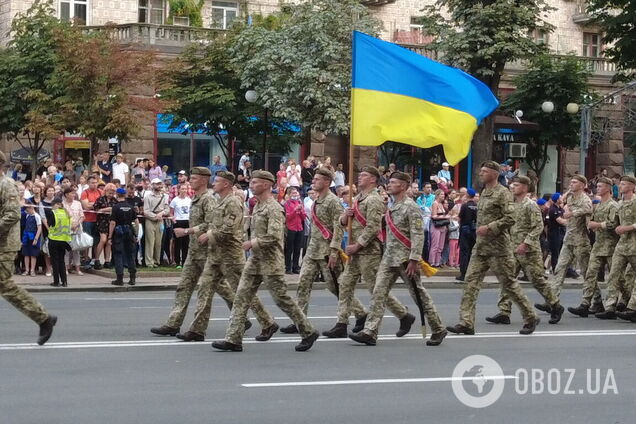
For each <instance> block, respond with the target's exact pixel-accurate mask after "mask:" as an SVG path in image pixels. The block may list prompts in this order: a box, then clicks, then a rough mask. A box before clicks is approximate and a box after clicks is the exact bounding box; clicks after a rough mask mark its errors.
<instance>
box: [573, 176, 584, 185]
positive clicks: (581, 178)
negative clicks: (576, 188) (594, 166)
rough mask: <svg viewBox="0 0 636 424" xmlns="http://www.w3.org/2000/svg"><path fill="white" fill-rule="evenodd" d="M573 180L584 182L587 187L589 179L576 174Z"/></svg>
mask: <svg viewBox="0 0 636 424" xmlns="http://www.w3.org/2000/svg"><path fill="white" fill-rule="evenodd" d="M572 179H573V180H577V181H580V182H582V183H583V184H585V185H587V178H585V177H584V176H583V175H580V174H574V175H572Z"/></svg>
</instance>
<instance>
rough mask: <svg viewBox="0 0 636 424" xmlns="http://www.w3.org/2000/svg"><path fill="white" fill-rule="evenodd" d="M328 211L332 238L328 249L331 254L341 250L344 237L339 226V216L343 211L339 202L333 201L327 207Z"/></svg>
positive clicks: (342, 230)
mask: <svg viewBox="0 0 636 424" xmlns="http://www.w3.org/2000/svg"><path fill="white" fill-rule="evenodd" d="M329 209H330V212H331V217H332V219H331V222H332V224H333V237H331V243H329V247H330V248H331V251H332V252H334V251H336V252H337V251H338V250H340V249H341V248H342V239H343V237H344V229H343V228H342V226H341V225H340V215H341V214H342V212H343V211H344V208H343V207H342V205H341V204H340V201H339V200H337V199H333V202H332V203H331V204H330V205H329ZM325 224H326V223H325Z"/></svg>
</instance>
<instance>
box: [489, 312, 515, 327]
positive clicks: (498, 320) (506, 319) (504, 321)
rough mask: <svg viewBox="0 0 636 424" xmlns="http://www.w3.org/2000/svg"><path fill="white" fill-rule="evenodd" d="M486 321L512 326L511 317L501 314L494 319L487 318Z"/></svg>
mask: <svg viewBox="0 0 636 424" xmlns="http://www.w3.org/2000/svg"><path fill="white" fill-rule="evenodd" d="M486 321H488V322H490V323H493V324H510V317H509V316H508V315H506V314H502V313H501V312H500V313H498V314H497V315H495V316H494V317H486Z"/></svg>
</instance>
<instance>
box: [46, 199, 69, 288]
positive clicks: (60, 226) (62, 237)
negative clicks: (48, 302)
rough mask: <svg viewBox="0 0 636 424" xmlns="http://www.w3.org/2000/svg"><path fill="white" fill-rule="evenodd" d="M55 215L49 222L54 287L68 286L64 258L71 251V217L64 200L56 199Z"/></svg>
mask: <svg viewBox="0 0 636 424" xmlns="http://www.w3.org/2000/svg"><path fill="white" fill-rule="evenodd" d="M52 207H53V214H52V215H51V219H50V220H49V253H50V254H51V265H52V266H53V283H51V285H52V286H53V287H58V286H59V285H60V283H62V287H66V286H67V284H68V283H67V279H66V265H65V264H64V256H65V254H66V252H67V251H70V250H71V246H70V245H69V243H70V242H71V215H70V214H69V212H68V211H67V210H66V209H64V208H63V207H62V200H60V199H54V200H53V202H52Z"/></svg>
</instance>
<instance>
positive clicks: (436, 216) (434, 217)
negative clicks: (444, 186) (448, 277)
mask: <svg viewBox="0 0 636 424" xmlns="http://www.w3.org/2000/svg"><path fill="white" fill-rule="evenodd" d="M445 198H446V195H445V194H444V192H443V191H442V190H437V191H435V201H434V202H433V206H432V207H431V223H432V225H431V247H430V249H429V255H428V260H429V262H430V263H431V265H432V266H434V267H438V268H439V266H440V261H441V259H442V251H443V250H444V244H445V242H446V232H447V231H448V225H449V224H450V218H451V217H450V215H448V212H447V211H446V209H445V208H444V199H445Z"/></svg>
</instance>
